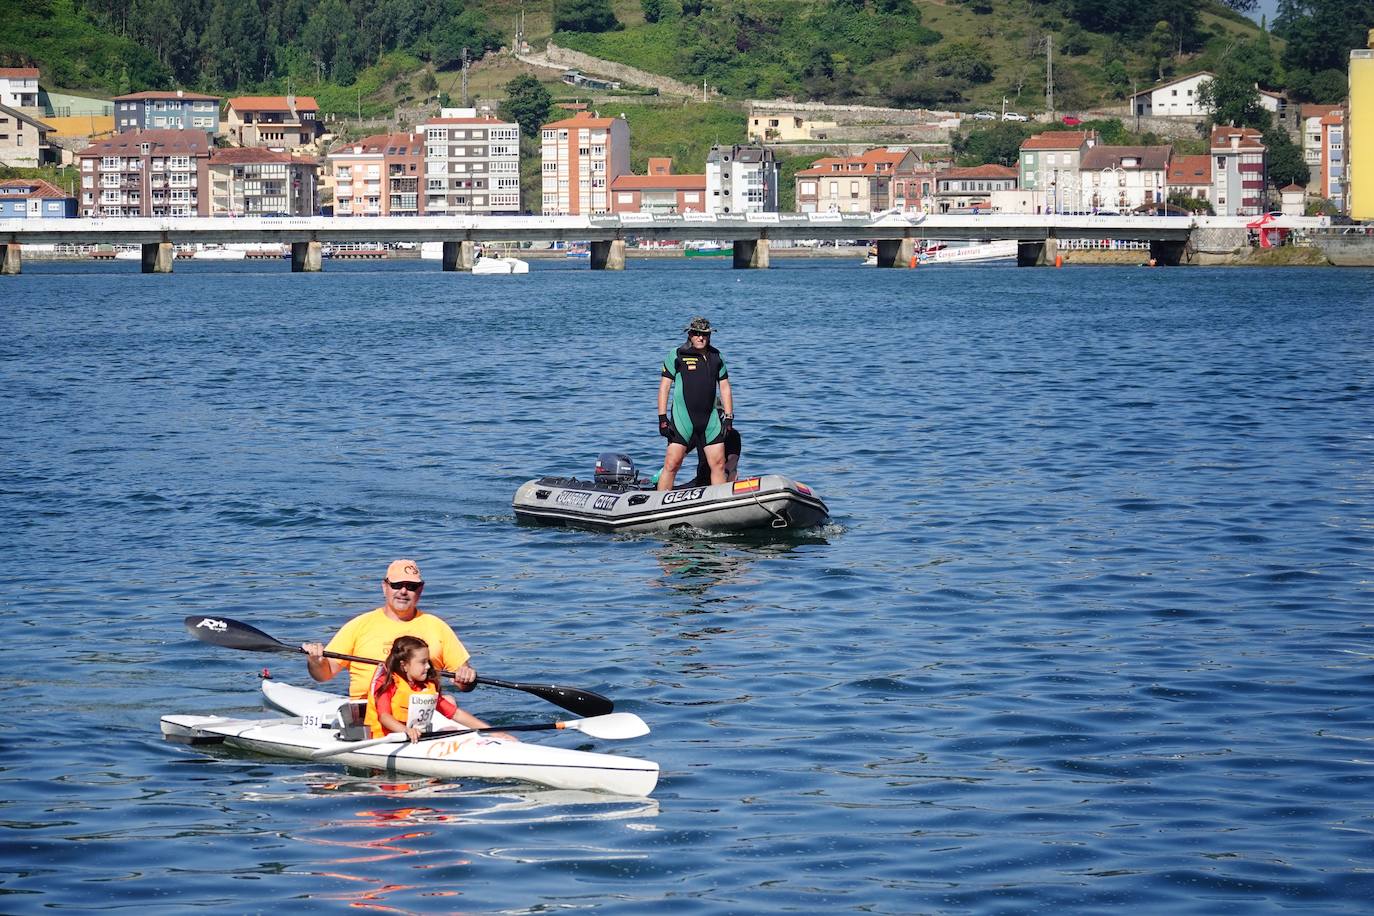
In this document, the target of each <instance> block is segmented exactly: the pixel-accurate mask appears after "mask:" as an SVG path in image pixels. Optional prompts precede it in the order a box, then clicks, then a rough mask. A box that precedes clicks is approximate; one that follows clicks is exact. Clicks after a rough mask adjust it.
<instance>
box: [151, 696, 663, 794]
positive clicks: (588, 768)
mask: <svg viewBox="0 0 1374 916" xmlns="http://www.w3.org/2000/svg"><path fill="white" fill-rule="evenodd" d="M263 694H264V697H265V698H266V700H267V702H268V704H269V705H271V706H273V707H275V708H277V709H281V710H282V711H284V712H287V713H289V714H290V715H292V716H293V718H289V719H280V718H278V719H242V718H240V719H236V718H226V717H223V716H194V715H170V716H163V717H162V722H161V727H162V734H163V735H164V736H165V737H167V738H170V739H173V740H177V741H181V742H184V743H191V744H210V743H215V744H220V743H222V744H226V745H228V746H230V747H236V748H242V749H244V750H248V751H253V752H256V753H260V754H266V755H269V756H273V757H285V758H290V759H297V760H311V759H313V758H312V757H311V755H312V753H313V752H315V751H317V750H319V749H321V748H325V747H332V746H334V745H335V744H337V743H338V742H339V737H338V734H339V729H340V728H345V730H348V729H347V728H346V726H347V725H348V723H349V722H350V721H352V720H354V719H356V712H355V711H354V712H350V711H349V707H350V705H351V704H350V703H349V701H347V700H345V699H343V698H342V697H336V696H333V695H331V694H327V693H324V692H322V691H318V690H311V689H309V688H305V687H295V686H292V685H289V684H281V683H278V682H276V681H270V680H265V681H263ZM436 724H439V725H441V726H443V725H452V723H451V722H450V721H449V720H447V719H444V718H443V717H442V716H438V715H437V714H436ZM356 729H357V726H353V729H352V730H353V731H354V734H357V732H356ZM327 759H328V760H329V761H331V762H335V763H342V764H344V765H347V766H355V767H368V768H374V769H379V770H383V771H385V772H387V773H397V774H408V775H413V776H429V777H434V778H438V779H459V778H476V779H501V780H512V779H513V780H522V781H524V782H531V783H537V784H539V785H545V786H552V787H554V788H558V789H581V790H593V791H601V792H612V793H615V794H617V795H635V796H643V795H648V794H649V793H650V792H652V791H653V789H654V787H655V786H656V785H657V784H658V764H657V763H654V762H653V761H650V760H640V759H637V758H633V757H620V756H616V755H613V754H593V753H589V752H587V751H574V750H568V749H565V748H559V747H551V746H549V745H543V744H535V743H532V742H526V741H508V740H505V739H501V738H495V737H492V736H489V735H474V734H466V735H456V736H454V737H452V738H436V739H431V740H426V741H420V742H417V743H415V744H381V745H374V746H371V747H364V748H359V749H358V750H356V751H349V752H347V753H343V754H338V755H334V756H330V757H329V758H327Z"/></svg>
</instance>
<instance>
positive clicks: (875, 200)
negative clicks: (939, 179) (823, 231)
mask: <svg viewBox="0 0 1374 916" xmlns="http://www.w3.org/2000/svg"><path fill="white" fill-rule="evenodd" d="M923 177H924V178H925V182H924V184H923V183H922V178H923ZM795 180H796V188H797V192H796V207H797V211H798V212H799V213H874V212H878V211H882V210H890V209H892V208H894V207H896V208H900V209H903V210H919V209H922V206H923V204H922V201H923V196H922V190H923V188H924V189H925V190H926V191H929V190H930V189H931V181H932V179H931V178H930V175H929V173H927V172H924V171H923V170H922V169H921V160H920V159H919V158H917V156H916V154H915V153H913V152H912V151H911V150H909V149H902V148H893V147H875V148H873V149H870V150H866V151H865V152H864V153H863V154H862V155H859V156H827V157H825V158H823V159H818V160H816V162H815V163H813V164H812V166H811V168H809V169H801V170H799V171H798V172H797V173H796V176H795Z"/></svg>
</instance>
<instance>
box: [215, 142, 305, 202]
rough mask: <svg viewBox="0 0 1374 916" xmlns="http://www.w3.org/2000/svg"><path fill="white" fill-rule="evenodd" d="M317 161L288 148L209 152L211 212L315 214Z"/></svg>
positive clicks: (232, 149) (239, 148) (233, 148)
mask: <svg viewBox="0 0 1374 916" xmlns="http://www.w3.org/2000/svg"><path fill="white" fill-rule="evenodd" d="M318 173H319V163H317V162H316V161H315V160H314V159H312V158H310V157H308V156H292V155H291V154H290V153H288V152H286V151H285V150H272V149H254V148H252V147H231V148H227V149H216V150H212V151H211V152H210V215H211V216H314V215H315V214H316V213H317V212H318V211H319V207H320V197H319V187H318Z"/></svg>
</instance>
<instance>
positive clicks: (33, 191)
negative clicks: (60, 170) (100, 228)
mask: <svg viewBox="0 0 1374 916" xmlns="http://www.w3.org/2000/svg"><path fill="white" fill-rule="evenodd" d="M73 216H76V198H75V197H72V196H71V195H70V194H68V193H67V192H66V191H64V190H62V189H61V188H59V187H57V185H55V184H52V183H51V182H48V181H44V180H43V179H41V178H11V179H9V180H8V181H0V219H64V218H68V217H73Z"/></svg>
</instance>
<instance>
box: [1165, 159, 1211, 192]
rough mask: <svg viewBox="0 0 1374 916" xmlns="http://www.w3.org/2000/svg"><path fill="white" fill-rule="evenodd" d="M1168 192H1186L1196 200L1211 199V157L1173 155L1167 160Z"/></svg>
mask: <svg viewBox="0 0 1374 916" xmlns="http://www.w3.org/2000/svg"><path fill="white" fill-rule="evenodd" d="M1168 185H1169V193H1170V194H1186V195H1187V196H1188V197H1195V198H1197V199H1198V200H1207V201H1210V200H1211V199H1212V157H1211V156H1175V157H1173V158H1172V159H1170V160H1169V176H1168Z"/></svg>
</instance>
